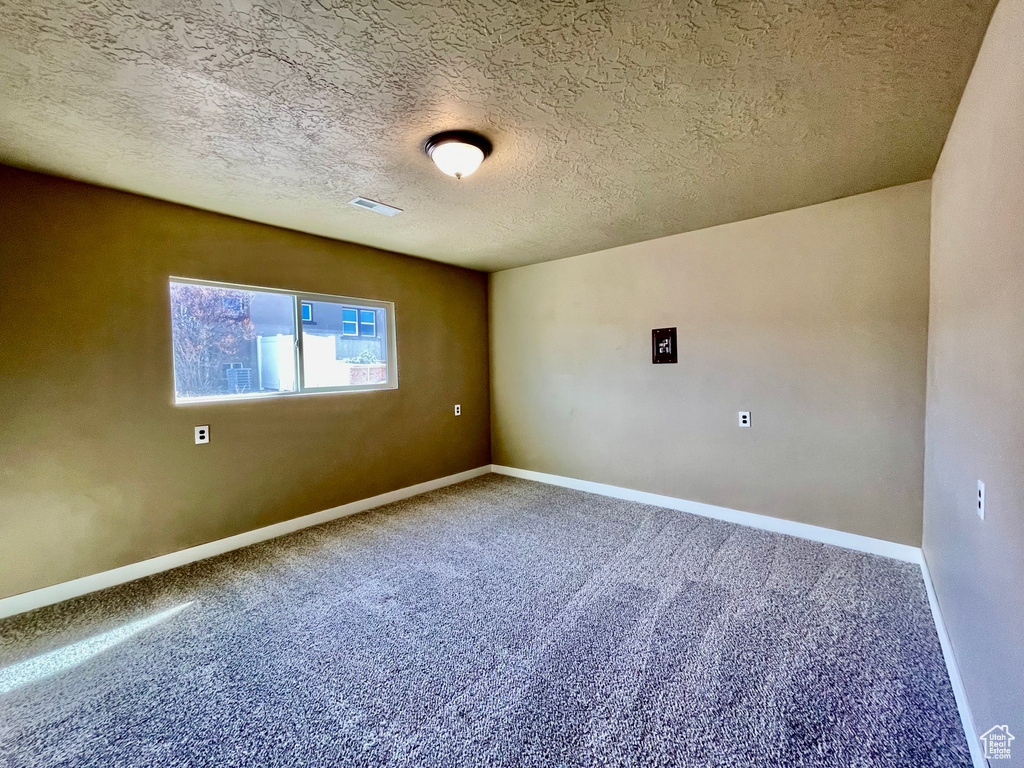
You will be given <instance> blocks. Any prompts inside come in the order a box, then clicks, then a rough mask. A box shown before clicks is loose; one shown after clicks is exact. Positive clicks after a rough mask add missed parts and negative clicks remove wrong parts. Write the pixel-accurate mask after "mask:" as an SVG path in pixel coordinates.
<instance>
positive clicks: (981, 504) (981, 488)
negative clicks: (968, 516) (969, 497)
mask: <svg viewBox="0 0 1024 768" xmlns="http://www.w3.org/2000/svg"><path fill="white" fill-rule="evenodd" d="M978 517H980V518H981V519H982V520H984V519H985V484H984V483H983V482H981V480H979V481H978Z"/></svg>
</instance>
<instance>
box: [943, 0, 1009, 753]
mask: <svg viewBox="0 0 1024 768" xmlns="http://www.w3.org/2000/svg"><path fill="white" fill-rule="evenodd" d="M1021 40H1024V0H1003V1H1002V2H1001V3H1000V4H999V7H998V8H997V9H996V13H995V15H994V16H993V18H992V24H991V26H990V27H989V30H988V34H987V36H986V38H985V43H984V45H983V46H982V49H981V54H980V55H979V56H978V62H977V64H976V65H975V67H974V72H973V73H972V75H971V79H970V81H969V83H968V85H967V90H966V92H965V93H964V100H963V102H962V103H961V104H960V109H959V111H958V112H957V115H956V120H954V122H953V128H952V130H951V131H950V134H949V139H948V140H947V141H946V146H945V148H944V149H943V151H942V158H941V159H940V160H939V166H938V169H937V171H936V173H935V179H934V186H933V190H932V257H931V324H930V329H929V350H928V353H929V360H928V420H927V451H926V462H925V496H924V502H925V503H924V552H925V557H926V558H927V560H928V565H929V568H930V570H931V574H932V581H933V582H934V583H935V591H936V594H937V596H938V599H939V605H940V606H941V608H942V614H943V617H944V619H945V622H946V627H947V629H948V630H949V633H950V637H951V639H952V642H953V650H954V653H955V654H956V658H957V662H958V664H959V667H960V673H961V675H962V676H963V678H964V683H965V685H966V688H967V694H968V699H969V700H970V704H971V709H972V711H973V715H974V724H975V726H976V727H977V729H978V732H979V733H983V732H985V731H987V730H988V729H989V728H991V727H992V726H993V725H997V724H998V725H1008V726H1009V728H1010V732H1011V733H1014V734H1016V736H1017V741H1016V742H1015V743H1014V744H1013V745H1012V750H1013V752H1014V754H1016V755H1017V757H1016V758H1015V761H1011V762H1012V764H1013V765H1024V759H1022V758H1021V754H1022V753H1024V602H1022V600H1021V596H1022V595H1024V301H1022V299H1021V297H1022V296H1024V46H1022V45H1021ZM978 480H982V481H983V482H984V483H985V496H986V498H985V520H984V522H982V521H981V520H980V519H978V516H977V515H976V514H975V495H976V493H977V482H978ZM993 764H995V761H993Z"/></svg>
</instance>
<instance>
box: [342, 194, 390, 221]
mask: <svg viewBox="0 0 1024 768" xmlns="http://www.w3.org/2000/svg"><path fill="white" fill-rule="evenodd" d="M348 204H349V205H354V206H355V207H356V208H365V209H366V210H368V211H375V212H377V213H383V214H384V215H385V216H394V215H395V214H396V213H401V212H402V209H401V208H395V207H393V206H390V205H384V203H378V202H377V201H376V200H367V199H366V198H365V197H357V198H356V199H355V200H349V201H348Z"/></svg>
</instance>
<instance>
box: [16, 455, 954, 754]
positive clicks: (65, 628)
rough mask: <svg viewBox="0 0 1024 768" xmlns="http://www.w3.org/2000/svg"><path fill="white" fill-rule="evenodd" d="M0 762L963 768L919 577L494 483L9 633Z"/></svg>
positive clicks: (539, 488)
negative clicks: (956, 767) (904, 767)
mask: <svg viewBox="0 0 1024 768" xmlns="http://www.w3.org/2000/svg"><path fill="white" fill-rule="evenodd" d="M0 667H3V669H2V670H0V765H3V766H10V767H11V768H15V767H17V768H20V767H21V766H33V767H37V766H57V765H60V766H102V768H117V767H119V766H147V767H148V766H188V767H189V768H198V767H199V766H261V767H262V766H288V767H291V766H310V767H313V766H316V767H317V768H323V767H326V766H339V767H342V766H344V767H345V768H355V767H357V766H374V767H376V766H424V767H437V768H441V767H442V766H444V767H447V766H481V767H483V766H486V767H487V768H499V767H504V766H508V767H509V768H511V767H513V766H514V767H515V768H523V767H526V766H554V767H556V768H557V767H559V766H644V767H645V768H646V767H648V766H650V767H651V768H657V767H659V766H702V767H703V766H729V768H743V767H745V766H778V767H779V768H790V767H793V766H835V767H836V768H854V767H859V766H886V768H894V767H896V766H906V767H907V768H925V767H926V766H969V765H970V760H969V756H968V750H967V745H966V743H965V741H964V736H963V732H962V730H961V728H960V722H959V718H958V716H957V710H956V705H955V703H954V700H953V694H952V691H951V689H950V685H949V680H948V678H947V675H946V671H945V667H944V665H943V662H942V655H941V652H940V649H939V644H938V639H937V637H936V634H935V630H934V625H933V623H932V619H931V615H930V613H929V610H928V603H927V598H926V595H925V590H924V585H923V583H922V581H921V576H920V571H919V570H918V568H917V566H914V565H910V564H907V563H902V562H897V561H894V560H888V559H885V558H880V557H873V556H869V555H863V554H859V553H856V552H851V551H847V550H844V549H839V548H835V547H829V546H826V545H822V544H816V543H812V542H808V541H803V540H800V539H795V538H790V537H787V536H780V535H777V534H771V533H767V532H764V531H760V530H755V529H751V528H744V527H740V526H735V525H730V524H728V523H722V522H719V521H716V520H708V519H704V518H700V517H694V516H691V515H687V514H684V513H681V512H675V511H671V510H665V509H660V508H657V507H649V506H644V505H641V504H633V503H629V502H623V501H617V500H614V499H608V498H604V497H601V496H593V495H589V494H585V493H580V492H576V491H570V490H565V489H562V488H556V487H552V486H546V485H540V484H536V483H530V482H527V481H523V480H515V479H511V478H507V477H501V476H497V475H488V476H485V477H482V478H479V479H476V480H472V481H470V482H467V483H463V484H461V485H458V486H452V487H450V488H446V489H443V490H440V491H435V492H433V493H430V494H427V495H424V496H419V497H416V498H414V499H410V500H407V501H404V502H400V503H397V504H393V505H390V506H388V507H383V508H380V509H378V510H374V511H372V512H368V513H365V514H362V515H357V516H354V517H350V518H346V519H343V520H340V521H337V522H334V523H330V524H327V525H324V526H320V527H318V528H312V529H308V530H306V531H302V532H300V533H296V534H293V535H291V536H288V537H286V538H283V539H278V540H275V541H272V542H267V543H265V544H261V545H257V546H254V547H250V548H248V549H245V550H241V551H238V552H234V553H230V554H228V555H224V556H222V557H219V558H216V559H213V560H208V561H205V562H202V563H197V564H195V565H192V566H188V567H185V568H181V569H178V570H176V571H172V572H169V573H166V574H161V575H158V576H154V577H151V578H149V579H145V580H142V581H139V582H135V583H133V584H129V585H125V586H123V587H117V588H114V589H110V590H107V591H105V592H102V593H98V594H95V595H90V596H86V597H83V598H79V599H77V600H74V601H70V602H68V603H64V604H62V605H59V606H54V607H52V608H45V609H41V610H38V611H35V612H33V613H31V614H26V615H23V616H20V617H14V618H12V619H8V620H6V621H4V622H0Z"/></svg>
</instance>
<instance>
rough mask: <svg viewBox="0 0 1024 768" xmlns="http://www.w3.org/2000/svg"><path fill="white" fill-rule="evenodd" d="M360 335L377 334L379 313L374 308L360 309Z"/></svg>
mask: <svg viewBox="0 0 1024 768" xmlns="http://www.w3.org/2000/svg"><path fill="white" fill-rule="evenodd" d="M359 335H360V336H376V335H377V313H376V312H374V311H373V310H372V309H361V310H359Z"/></svg>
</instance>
